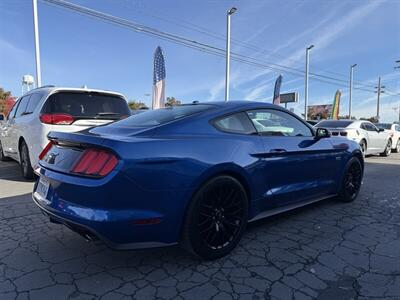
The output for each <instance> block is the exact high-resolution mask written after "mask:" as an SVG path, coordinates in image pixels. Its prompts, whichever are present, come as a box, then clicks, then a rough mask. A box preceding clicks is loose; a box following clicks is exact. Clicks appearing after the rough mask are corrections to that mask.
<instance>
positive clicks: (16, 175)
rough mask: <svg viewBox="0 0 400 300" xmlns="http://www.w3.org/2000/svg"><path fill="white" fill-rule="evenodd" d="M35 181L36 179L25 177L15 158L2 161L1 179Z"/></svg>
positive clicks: (0, 164) (0, 166)
mask: <svg viewBox="0 0 400 300" xmlns="http://www.w3.org/2000/svg"><path fill="white" fill-rule="evenodd" d="M1 179H3V180H10V181H20V182H34V181H35V179H25V178H24V177H22V175H21V170H20V167H19V164H18V162H16V161H14V160H10V161H2V162H0V180H1Z"/></svg>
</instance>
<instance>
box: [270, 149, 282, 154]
mask: <svg viewBox="0 0 400 300" xmlns="http://www.w3.org/2000/svg"><path fill="white" fill-rule="evenodd" d="M285 152H286V150H285V149H271V150H269V153H285Z"/></svg>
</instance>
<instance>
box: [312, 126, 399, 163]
mask: <svg viewBox="0 0 400 300" xmlns="http://www.w3.org/2000/svg"><path fill="white" fill-rule="evenodd" d="M315 127H321V128H327V129H328V130H329V131H330V132H331V133H332V136H341V137H343V138H347V139H350V140H353V141H356V142H357V143H358V144H359V145H360V147H361V149H362V151H363V153H364V154H365V155H369V154H380V155H382V156H389V155H390V153H391V152H392V142H393V141H392V139H391V137H390V135H389V133H388V132H386V131H385V130H383V129H379V128H378V127H376V126H375V125H374V124H372V123H371V122H369V121H362V120H360V121H357V120H323V121H321V122H319V123H318V124H317V125H315Z"/></svg>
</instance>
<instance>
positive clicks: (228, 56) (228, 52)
mask: <svg viewBox="0 0 400 300" xmlns="http://www.w3.org/2000/svg"><path fill="white" fill-rule="evenodd" d="M236 10H237V9H236V7H232V8H231V9H229V10H228V11H227V13H226V69H225V101H229V69H230V59H231V16H232V15H233V14H234V13H235V12H236Z"/></svg>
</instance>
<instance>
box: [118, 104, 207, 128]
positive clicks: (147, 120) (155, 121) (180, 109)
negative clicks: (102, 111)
mask: <svg viewBox="0 0 400 300" xmlns="http://www.w3.org/2000/svg"><path fill="white" fill-rule="evenodd" d="M212 107H213V106H212V105H207V104H191V105H180V106H173V107H167V108H161V109H156V110H150V111H145V112H143V113H141V114H137V115H134V116H131V117H130V118H128V119H125V120H122V121H120V122H117V123H115V125H116V126H132V127H151V126H156V125H160V124H164V123H167V122H170V121H173V120H177V119H181V118H184V117H187V116H190V115H193V114H196V113H199V112H202V111H205V110H208V109H211V108H212Z"/></svg>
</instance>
